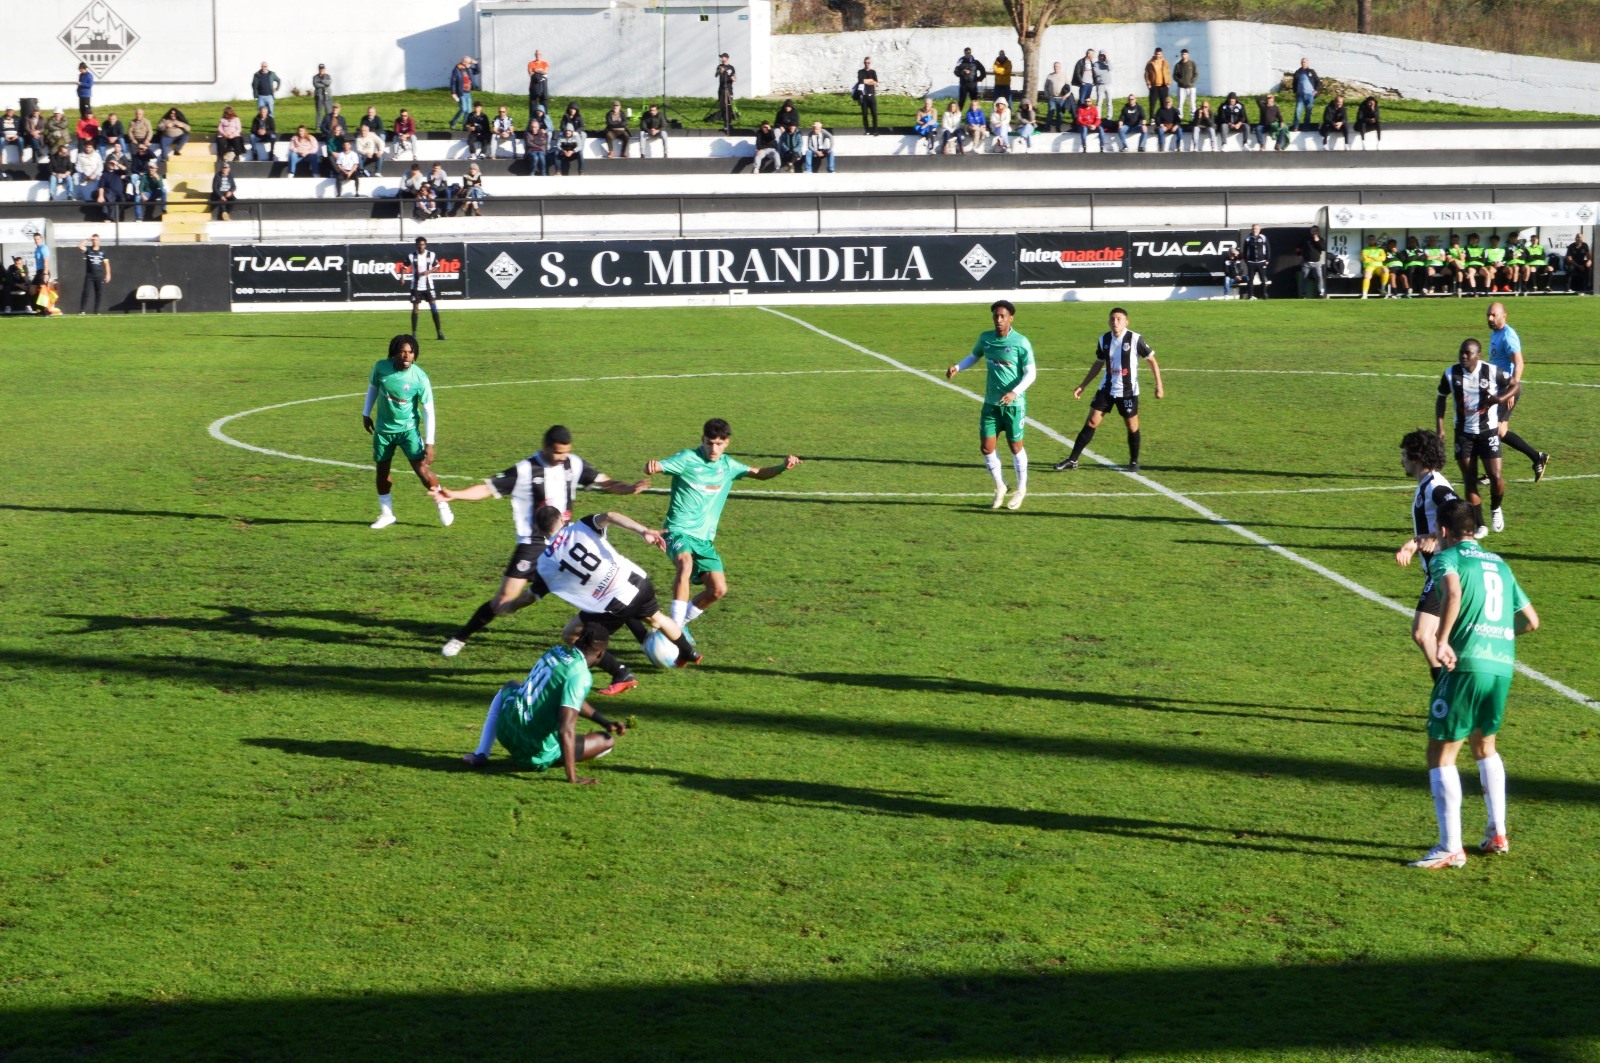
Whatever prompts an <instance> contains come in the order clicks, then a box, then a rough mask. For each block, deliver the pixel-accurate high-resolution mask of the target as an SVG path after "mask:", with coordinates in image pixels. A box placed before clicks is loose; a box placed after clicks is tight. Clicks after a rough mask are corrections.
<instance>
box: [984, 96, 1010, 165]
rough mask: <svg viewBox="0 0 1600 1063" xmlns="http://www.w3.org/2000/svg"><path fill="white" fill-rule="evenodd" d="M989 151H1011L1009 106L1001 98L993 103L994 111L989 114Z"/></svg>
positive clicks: (1003, 98)
mask: <svg viewBox="0 0 1600 1063" xmlns="http://www.w3.org/2000/svg"><path fill="white" fill-rule="evenodd" d="M989 150H990V151H995V152H1007V151H1010V150H1011V105H1010V104H1008V103H1006V101H1005V97H1003V96H1002V97H1001V98H1000V99H998V100H995V101H994V110H992V111H990V112H989Z"/></svg>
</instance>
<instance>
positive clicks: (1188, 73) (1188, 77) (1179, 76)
mask: <svg viewBox="0 0 1600 1063" xmlns="http://www.w3.org/2000/svg"><path fill="white" fill-rule="evenodd" d="M1172 80H1173V82H1174V83H1175V84H1176V85H1177V86H1178V114H1179V115H1180V116H1181V115H1182V114H1183V101H1185V100H1188V101H1189V114H1190V115H1191V116H1192V115H1193V114H1194V109H1195V96H1194V93H1195V86H1196V85H1198V84H1200V67H1199V65H1198V64H1196V63H1195V61H1194V60H1193V59H1191V58H1189V49H1187V48H1184V49H1183V50H1182V51H1180V52H1179V53H1178V65H1177V66H1175V67H1173V68H1172Z"/></svg>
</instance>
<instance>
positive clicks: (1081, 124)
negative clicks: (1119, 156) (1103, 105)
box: [1074, 96, 1106, 151]
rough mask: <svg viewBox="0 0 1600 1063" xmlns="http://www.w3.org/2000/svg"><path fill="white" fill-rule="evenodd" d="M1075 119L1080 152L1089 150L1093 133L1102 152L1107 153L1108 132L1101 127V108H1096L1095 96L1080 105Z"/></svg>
mask: <svg viewBox="0 0 1600 1063" xmlns="http://www.w3.org/2000/svg"><path fill="white" fill-rule="evenodd" d="M1074 117H1075V119H1076V122H1075V123H1074V124H1076V125H1077V127H1078V150H1079V151H1088V150H1089V134H1090V133H1093V134H1094V135H1095V136H1096V137H1097V138H1098V139H1099V141H1100V150H1101V151H1105V150H1106V131H1105V129H1103V128H1102V127H1101V125H1100V108H1099V107H1097V106H1095V102H1094V97H1093V96H1091V97H1090V98H1089V99H1087V100H1085V101H1084V102H1083V103H1081V104H1079V105H1078V111H1077V114H1076V115H1074Z"/></svg>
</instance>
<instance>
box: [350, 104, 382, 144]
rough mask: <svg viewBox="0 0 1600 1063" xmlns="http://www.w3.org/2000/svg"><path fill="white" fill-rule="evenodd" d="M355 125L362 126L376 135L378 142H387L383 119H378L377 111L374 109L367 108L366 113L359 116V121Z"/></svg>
mask: <svg viewBox="0 0 1600 1063" xmlns="http://www.w3.org/2000/svg"><path fill="white" fill-rule="evenodd" d="M356 125H357V126H363V125H364V126H366V127H367V128H368V129H370V130H372V131H373V132H374V133H376V134H378V139H379V140H382V141H384V142H387V141H388V137H387V136H386V135H385V133H384V129H383V119H382V118H379V117H378V109H377V108H376V107H368V108H367V113H366V114H364V115H362V116H361V121H359V122H357V123H356Z"/></svg>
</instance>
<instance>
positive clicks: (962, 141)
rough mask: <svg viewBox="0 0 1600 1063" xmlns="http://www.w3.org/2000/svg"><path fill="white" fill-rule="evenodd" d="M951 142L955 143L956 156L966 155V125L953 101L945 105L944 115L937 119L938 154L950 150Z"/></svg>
mask: <svg viewBox="0 0 1600 1063" xmlns="http://www.w3.org/2000/svg"><path fill="white" fill-rule="evenodd" d="M951 141H954V142H955V145H956V154H957V155H963V154H965V153H966V150H967V148H966V142H967V136H966V123H965V122H964V121H963V120H962V115H961V109H960V108H959V107H958V106H957V105H956V101H955V100H951V101H950V102H949V103H948V104H946V105H945V109H944V114H943V115H941V116H940V117H939V154H941V155H943V154H944V153H945V152H947V151H949V150H950V143H951Z"/></svg>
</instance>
